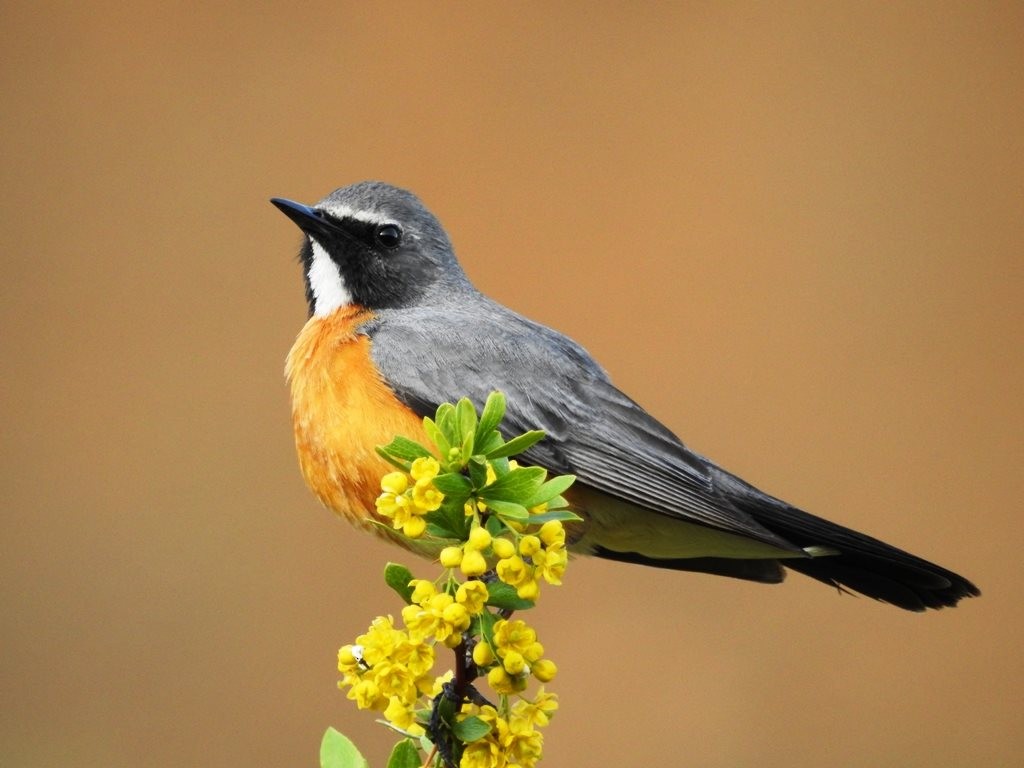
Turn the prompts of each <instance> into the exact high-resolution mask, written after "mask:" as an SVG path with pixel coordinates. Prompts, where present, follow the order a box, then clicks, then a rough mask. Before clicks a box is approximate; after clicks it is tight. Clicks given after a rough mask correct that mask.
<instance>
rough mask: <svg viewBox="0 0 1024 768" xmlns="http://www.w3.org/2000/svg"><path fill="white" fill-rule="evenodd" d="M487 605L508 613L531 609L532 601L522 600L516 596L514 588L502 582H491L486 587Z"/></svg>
mask: <svg viewBox="0 0 1024 768" xmlns="http://www.w3.org/2000/svg"><path fill="white" fill-rule="evenodd" d="M487 595H488V597H487V604H488V605H493V606H494V607H495V608H507V609H509V610H510V611H525V610H527V609H528V608H533V601H532V600H524V599H523V598H521V597H520V596H519V595H517V594H516V588H515V587H511V586H509V585H508V584H506V583H505V582H503V581H492V582H491V583H490V584H488V585H487Z"/></svg>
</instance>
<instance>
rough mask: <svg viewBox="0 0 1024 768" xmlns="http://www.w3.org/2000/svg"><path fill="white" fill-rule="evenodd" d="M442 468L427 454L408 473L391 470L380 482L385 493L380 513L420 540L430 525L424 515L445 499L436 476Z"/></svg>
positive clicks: (379, 505)
mask: <svg viewBox="0 0 1024 768" xmlns="http://www.w3.org/2000/svg"><path fill="white" fill-rule="evenodd" d="M440 471H441V465H440V464H438V462H437V459H434V458H430V457H425V458H419V459H416V460H415V461H414V462H413V463H412V466H411V467H410V469H409V474H408V475H407V474H405V473H404V472H388V474H386V475H384V477H383V478H381V481H380V488H381V491H383V493H381V494H380V496H378V497H377V512H379V513H380V514H381V515H383V516H384V517H387V518H390V519H391V524H392V526H393V527H394V528H395V530H396V531H397V530H400V531H402V533H404V534H405V535H406V536H408V537H409V538H411V539H418V538H419V537H420V536H422V535H423V531H424V530H425V529H426V527H427V521H426V520H424V519H423V516H424V515H425V514H427V512H433V511H434V510H435V509H438V508H439V507H440V506H441V502H442V501H444V494H443V493H441V492H440V491H439V490H437V488H436V487H434V478H435V477H437V474H438V472H440ZM410 480H412V483H411V484H410V482H409V481H410Z"/></svg>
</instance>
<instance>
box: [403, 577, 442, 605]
mask: <svg viewBox="0 0 1024 768" xmlns="http://www.w3.org/2000/svg"><path fill="white" fill-rule="evenodd" d="M409 586H410V587H412V595H410V597H409V600H410V601H412V602H414V603H416V604H417V605H422V604H423V603H425V602H427V600H429V599H430V598H432V597H433V596H434V595H436V594H437V587H435V586H434V582H432V581H427V580H426V579H413V580H412V581H410V582H409Z"/></svg>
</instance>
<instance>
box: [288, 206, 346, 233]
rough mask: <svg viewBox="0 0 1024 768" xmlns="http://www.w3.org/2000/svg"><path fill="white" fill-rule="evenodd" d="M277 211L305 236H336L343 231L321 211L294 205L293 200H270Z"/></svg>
mask: <svg viewBox="0 0 1024 768" xmlns="http://www.w3.org/2000/svg"><path fill="white" fill-rule="evenodd" d="M270 202H272V203H273V204H274V205H275V206H277V208H278V210H279V211H281V213H283V214H284V215H285V216H287V217H288V218H289V219H291V220H292V221H294V222H295V224H296V225H297V226H298V227H299V229H301V230H302V231H303V232H305V233H306V234H307V235H337V234H338V233H339V232H342V233H344V231H343V230H341V228H340V227H339V226H338V225H337V224H336V223H335V222H334V220H333V219H331V218H330V217H329V216H327V215H326V214H324V213H323V212H322V211H318V210H317V209H316V208H310V207H309V206H308V205H303V204H302V203H296V202H295V201H294V200H285V199H284V198H283V197H272V198H270Z"/></svg>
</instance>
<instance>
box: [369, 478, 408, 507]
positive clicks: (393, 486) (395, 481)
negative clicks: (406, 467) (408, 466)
mask: <svg viewBox="0 0 1024 768" xmlns="http://www.w3.org/2000/svg"><path fill="white" fill-rule="evenodd" d="M408 487H409V478H408V477H406V476H405V475H404V474H403V473H401V472H388V473H387V474H386V475H384V477H382V478H381V480H380V488H381V490H382V491H383V493H381V495H380V496H378V497H377V501H376V505H377V511H378V512H380V513H381V514H382V515H384V516H385V517H394V516H395V514H396V513H397V512H398V509H399V506H400V505H401V503H403V501H404V500H405V496H404V495H403V494H404V493H405V489H406V488H408Z"/></svg>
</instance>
